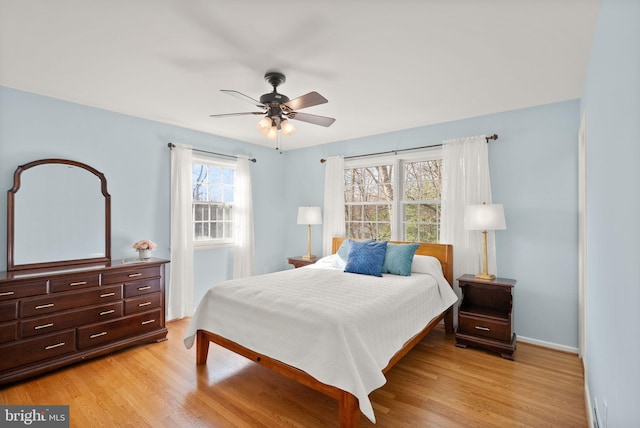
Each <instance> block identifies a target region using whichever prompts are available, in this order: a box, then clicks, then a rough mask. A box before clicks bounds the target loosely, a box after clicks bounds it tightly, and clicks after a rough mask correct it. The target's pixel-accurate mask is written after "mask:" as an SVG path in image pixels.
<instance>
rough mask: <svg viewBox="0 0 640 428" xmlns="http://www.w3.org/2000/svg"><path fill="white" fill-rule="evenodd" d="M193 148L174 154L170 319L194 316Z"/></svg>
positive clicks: (176, 149)
mask: <svg viewBox="0 0 640 428" xmlns="http://www.w3.org/2000/svg"><path fill="white" fill-rule="evenodd" d="M192 159H193V157H192V152H191V146H186V145H181V144H176V145H175V147H174V148H173V149H172V150H171V266H170V275H169V297H168V302H167V319H168V320H171V319H176V318H183V317H186V316H191V315H192V314H193V232H192V230H191V169H192Z"/></svg>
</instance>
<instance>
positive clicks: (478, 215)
mask: <svg viewBox="0 0 640 428" xmlns="http://www.w3.org/2000/svg"><path fill="white" fill-rule="evenodd" d="M464 228H465V229H466V230H503V229H506V228H507V223H506V222H505V220H504V209H503V207H502V204H492V205H486V204H482V205H467V208H466V210H465V213H464Z"/></svg>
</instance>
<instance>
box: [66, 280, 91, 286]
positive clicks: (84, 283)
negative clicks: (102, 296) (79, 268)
mask: <svg viewBox="0 0 640 428" xmlns="http://www.w3.org/2000/svg"><path fill="white" fill-rule="evenodd" d="M86 284H87V281H78V282H71V283H69V286H70V287H74V286H76V285H86Z"/></svg>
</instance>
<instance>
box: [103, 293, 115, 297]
mask: <svg viewBox="0 0 640 428" xmlns="http://www.w3.org/2000/svg"><path fill="white" fill-rule="evenodd" d="M115 295H116V293H104V294H101V295H100V297H111V296H115Z"/></svg>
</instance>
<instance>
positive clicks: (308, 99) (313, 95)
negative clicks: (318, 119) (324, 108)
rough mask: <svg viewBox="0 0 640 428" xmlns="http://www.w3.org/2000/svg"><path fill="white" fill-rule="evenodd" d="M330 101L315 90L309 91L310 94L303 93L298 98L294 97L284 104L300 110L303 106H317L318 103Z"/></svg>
mask: <svg viewBox="0 0 640 428" xmlns="http://www.w3.org/2000/svg"><path fill="white" fill-rule="evenodd" d="M328 102H329V100H327V99H326V98H325V97H323V96H322V95H320V94H319V93H317V92H315V91H314V92H309V93H308V94H304V95H301V96H299V97H298V98H294V99H292V100H290V101H288V102H286V103H284V105H286V106H287V107H289V108H290V109H291V110H300V109H301V108H306V107H311V106H317V105H318V104H324V103H328Z"/></svg>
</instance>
